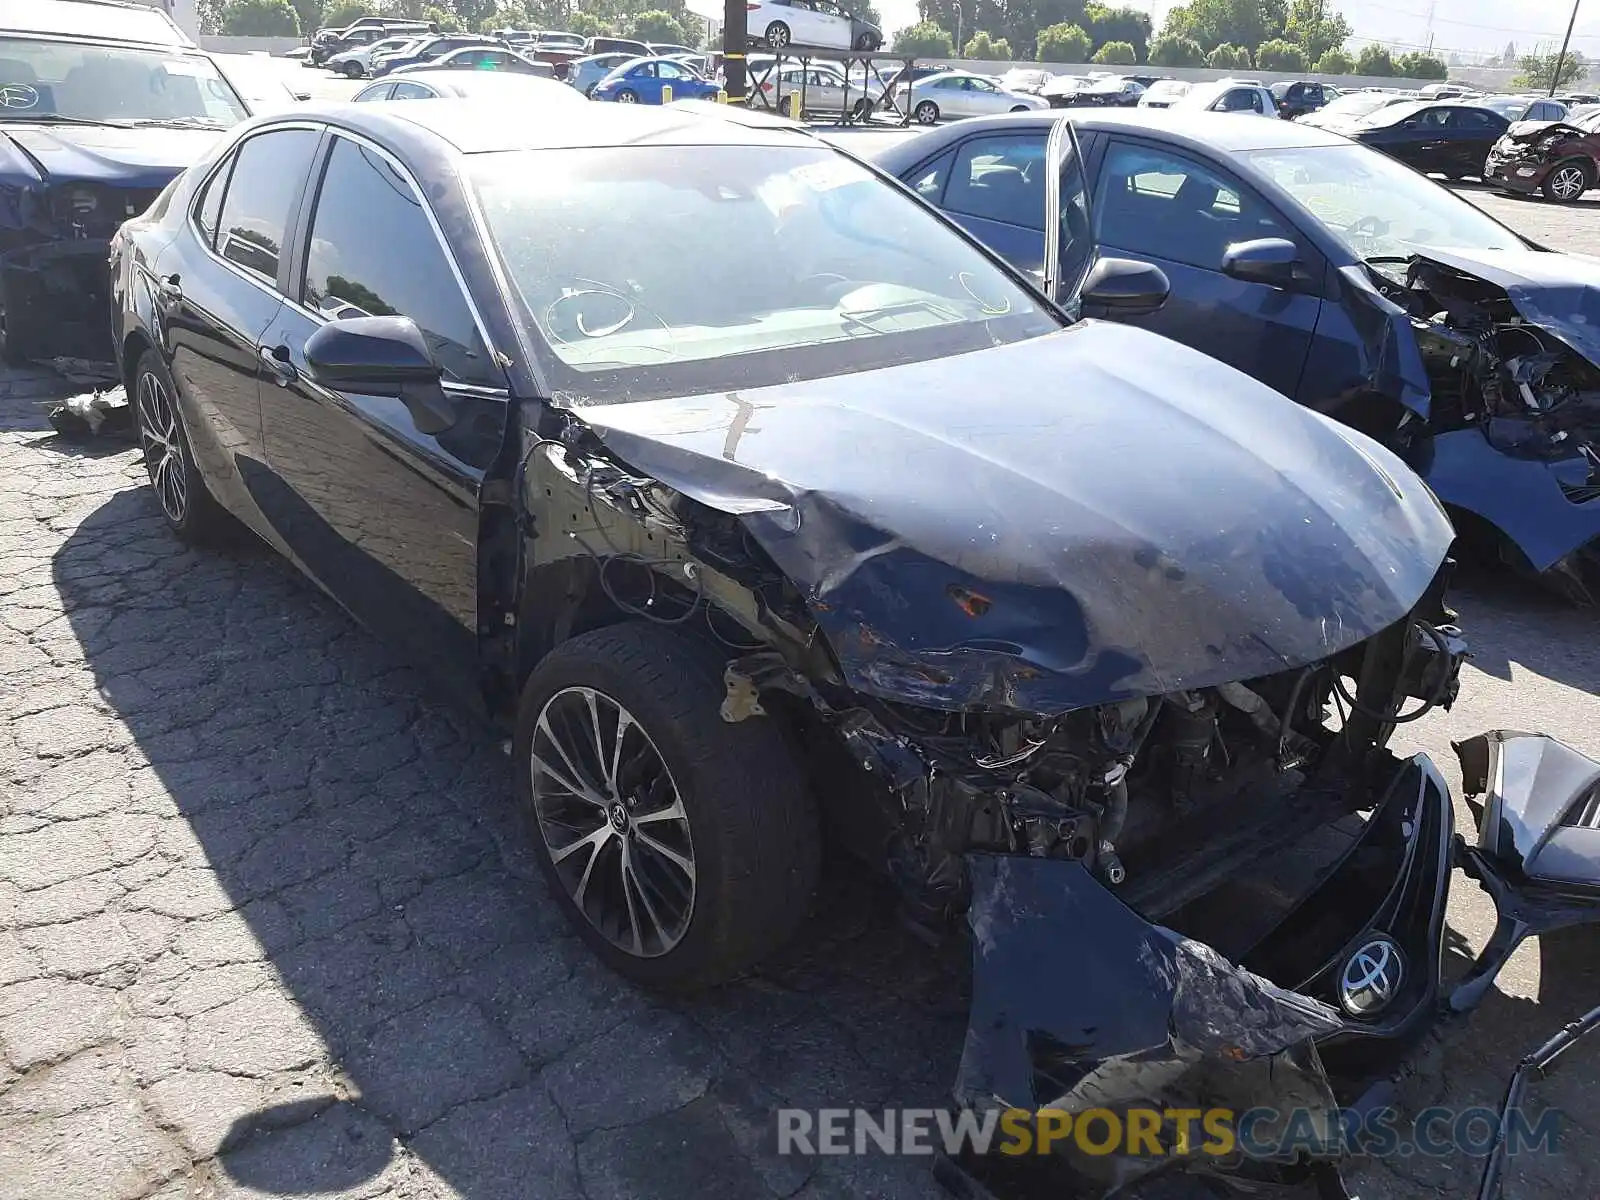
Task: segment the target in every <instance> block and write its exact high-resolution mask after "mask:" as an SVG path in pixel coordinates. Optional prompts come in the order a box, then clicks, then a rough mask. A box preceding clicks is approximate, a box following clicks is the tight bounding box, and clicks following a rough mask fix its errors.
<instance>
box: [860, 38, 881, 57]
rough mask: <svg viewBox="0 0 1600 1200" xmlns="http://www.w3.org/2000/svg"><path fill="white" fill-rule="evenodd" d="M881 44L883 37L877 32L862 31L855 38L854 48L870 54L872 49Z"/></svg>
mask: <svg viewBox="0 0 1600 1200" xmlns="http://www.w3.org/2000/svg"><path fill="white" fill-rule="evenodd" d="M881 45H883V39H882V38H881V37H879V36H878V35H877V34H875V33H863V34H862V35H861V36H860V37H858V38H857V39H856V47H855V48H856V49H857V50H860V51H862V52H863V53H865V54H871V53H872V52H873V51H874V50H876V49H877V48H878V47H879V46H881Z"/></svg>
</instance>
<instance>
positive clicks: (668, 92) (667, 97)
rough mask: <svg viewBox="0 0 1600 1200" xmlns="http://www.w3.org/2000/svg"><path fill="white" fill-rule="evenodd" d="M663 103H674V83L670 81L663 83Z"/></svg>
mask: <svg viewBox="0 0 1600 1200" xmlns="http://www.w3.org/2000/svg"><path fill="white" fill-rule="evenodd" d="M661 103H663V104H671V103H672V85H671V84H670V83H663V84H662V85H661Z"/></svg>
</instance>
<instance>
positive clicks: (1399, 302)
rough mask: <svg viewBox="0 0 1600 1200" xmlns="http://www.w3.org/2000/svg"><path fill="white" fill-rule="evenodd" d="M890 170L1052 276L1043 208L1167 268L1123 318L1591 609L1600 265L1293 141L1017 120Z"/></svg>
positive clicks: (979, 125) (1372, 166)
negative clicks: (1308, 422)
mask: <svg viewBox="0 0 1600 1200" xmlns="http://www.w3.org/2000/svg"><path fill="white" fill-rule="evenodd" d="M1063 120H1066V121H1069V123H1070V136H1067V137H1063V138H1059V139H1058V146H1059V150H1058V152H1057V158H1058V159H1059V160H1060V161H1059V162H1058V163H1057V164H1056V168H1055V170H1054V172H1052V168H1051V166H1050V165H1049V163H1048V162H1047V145H1049V141H1050V134H1051V130H1052V129H1053V128H1054V127H1055V126H1056V125H1057V124H1058V123H1059V122H1061V121H1063ZM877 158H878V163H879V165H880V166H881V167H883V168H884V169H886V170H888V171H889V172H890V173H892V174H894V175H896V176H898V177H899V178H900V179H901V180H902V181H903V182H904V183H906V184H907V185H908V186H910V187H911V188H912V189H913V190H915V191H916V192H917V193H918V194H919V195H920V196H922V198H923V199H924V200H926V201H928V202H929V203H931V204H934V205H936V206H938V207H939V208H941V209H943V210H944V211H945V212H947V213H948V214H949V215H950V216H951V217H953V218H954V219H955V220H956V221H958V222H959V223H960V224H962V225H963V226H965V227H966V228H967V229H968V230H969V231H970V232H971V233H972V234H973V235H974V236H976V237H978V238H980V239H981V240H983V241H984V242H986V243H988V244H989V245H990V246H991V247H992V248H993V249H995V250H996V251H998V252H999V253H1000V254H1002V255H1004V256H1005V257H1006V258H1007V259H1009V260H1010V261H1011V262H1012V263H1014V264H1015V265H1017V266H1019V267H1021V268H1024V269H1026V270H1029V271H1032V272H1034V273H1035V275H1036V276H1039V277H1041V278H1044V277H1047V276H1048V277H1049V278H1052V279H1059V278H1063V277H1064V276H1065V275H1070V274H1071V273H1072V267H1071V264H1070V263H1068V264H1062V263H1057V264H1054V265H1051V264H1047V263H1046V261H1045V240H1046V239H1045V224H1046V214H1047V213H1048V212H1051V211H1055V212H1059V213H1060V226H1061V245H1062V252H1061V257H1062V258H1064V259H1065V258H1076V259H1077V260H1078V262H1079V265H1080V266H1081V265H1082V263H1085V262H1088V261H1089V260H1091V259H1093V258H1095V257H1100V258H1118V259H1133V260H1139V261H1144V262H1148V263H1153V264H1155V265H1156V266H1158V267H1160V269H1161V270H1162V271H1163V272H1165V274H1166V275H1167V277H1168V279H1169V280H1170V282H1171V294H1170V297H1169V299H1168V301H1167V302H1166V304H1164V305H1163V306H1162V307H1161V308H1159V309H1158V310H1157V311H1155V312H1143V313H1139V314H1136V315H1126V316H1118V315H1117V314H1114V313H1113V314H1108V315H1112V316H1114V317H1116V319H1122V320H1127V321H1129V322H1130V323H1133V324H1137V325H1142V326H1144V327H1145V328H1147V329H1150V330H1153V331H1155V332H1157V333H1161V334H1165V335H1166V336H1168V337H1171V338H1173V339H1174V340H1176V341H1180V342H1185V343H1187V344H1189V345H1191V346H1194V347H1196V348H1198V349H1201V350H1204V351H1205V352H1206V353H1207V354H1210V355H1212V356H1214V357H1216V358H1220V359H1222V360H1223V361H1224V362H1227V363H1229V364H1231V365H1233V366H1235V367H1238V368H1240V369H1241V370H1243V371H1245V372H1247V373H1248V374H1250V375H1253V376H1255V377H1256V378H1257V379H1260V380H1261V381H1263V382H1265V383H1267V384H1270V385H1271V386H1272V387H1274V388H1276V389H1277V390H1278V391H1280V392H1282V393H1284V394H1285V395H1287V396H1290V397H1292V398H1293V399H1296V400H1298V401H1300V402H1301V403H1302V404H1306V405H1309V406H1311V407H1313V408H1316V409H1318V410H1320V411H1322V412H1325V413H1327V414H1328V415H1330V416H1333V417H1335V418H1337V419H1339V420H1341V421H1344V422H1346V423H1347V424H1350V425H1353V426H1355V427H1356V428H1358V429H1361V430H1362V431H1363V432H1366V433H1369V434H1371V435H1372V436H1374V437H1376V438H1378V439H1379V440H1381V441H1383V442H1385V443H1387V444H1389V445H1390V446H1392V447H1394V448H1395V449H1397V450H1399V451H1400V452H1402V453H1403V454H1405V455H1406V456H1407V458H1408V459H1409V460H1410V461H1411V463H1412V465H1413V466H1415V467H1416V468H1417V469H1418V470H1419V471H1420V472H1421V473H1422V474H1423V475H1424V477H1425V478H1426V479H1427V480H1428V482H1429V483H1430V484H1431V485H1432V486H1433V488H1434V491H1435V492H1436V493H1437V494H1438V495H1439V497H1440V498H1441V499H1442V500H1443V501H1444V502H1445V504H1446V505H1447V506H1448V507H1449V508H1450V509H1451V510H1452V512H1453V514H1454V515H1455V516H1456V518H1457V527H1458V529H1460V530H1461V531H1462V532H1463V533H1471V534H1473V535H1483V536H1481V537H1475V539H1474V540H1475V541H1476V542H1477V543H1478V544H1481V545H1484V546H1486V547H1487V548H1489V549H1490V550H1491V551H1492V553H1493V554H1494V555H1495V556H1496V557H1498V558H1500V559H1503V560H1505V561H1506V562H1508V563H1510V564H1511V565H1514V566H1516V567H1518V568H1521V569H1524V570H1531V571H1532V572H1533V573H1535V574H1538V575H1540V576H1542V577H1543V578H1544V579H1545V580H1546V581H1547V582H1549V583H1551V584H1553V585H1554V586H1556V587H1558V588H1559V589H1560V590H1561V591H1563V592H1564V593H1566V594H1567V595H1569V596H1571V597H1573V598H1575V599H1577V600H1580V601H1582V602H1588V603H1596V602H1600V369H1597V364H1600V334H1597V333H1596V332H1595V331H1596V330H1597V329H1600V267H1596V266H1595V265H1593V264H1590V263H1588V262H1587V261H1586V260H1581V259H1577V258H1573V257H1570V256H1567V255H1561V254H1554V253H1551V252H1549V251H1547V250H1545V249H1543V248H1542V247H1538V246H1534V245H1532V244H1531V243H1529V242H1527V241H1525V240H1524V239H1522V238H1521V237H1519V236H1518V235H1517V234H1515V233H1513V232H1512V231H1511V230H1510V229H1508V228H1506V227H1505V226H1503V225H1501V224H1500V223H1499V222H1497V221H1495V220H1493V219H1492V218H1491V217H1489V216H1488V215H1487V214H1485V213H1484V212H1482V211H1481V210H1479V209H1478V208H1476V207H1475V206H1473V205H1472V204H1469V203H1468V202H1466V201H1465V200H1462V199H1461V198H1460V197H1458V196H1456V195H1455V194H1453V193H1452V192H1451V191H1450V190H1449V189H1448V188H1446V187H1443V186H1441V185H1439V184H1437V183H1434V182H1433V181H1431V180H1429V179H1428V178H1427V177H1426V176H1424V175H1421V174H1419V173H1417V172H1416V171H1413V170H1411V169H1410V168H1408V167H1406V166H1405V165H1403V164H1402V163H1399V162H1397V161H1395V160H1394V159H1392V158H1390V157H1388V156H1386V155H1384V154H1381V153H1378V152H1377V151H1375V150H1371V149H1368V148H1367V147H1365V146H1361V145H1358V144H1355V143H1352V142H1351V141H1349V140H1347V139H1346V138H1344V137H1341V136H1339V135H1338V134H1333V133H1328V132H1326V131H1323V130H1317V129H1309V128H1305V127H1303V126H1300V125H1297V124H1294V123H1291V122H1288V121H1263V120H1261V119H1260V118H1251V117H1234V116H1224V115H1219V114H1215V113H1195V114H1181V113H1175V112H1170V111H1169V112H1159V113H1155V114H1146V113H1144V112H1142V111H1127V112H1116V111H1088V112H1082V111H1078V112H1072V113H1070V114H1067V113H1062V114H1044V113H1019V114H1012V115H1007V116H998V117H992V118H988V119H982V120H974V121H962V122H959V123H956V124H952V125H948V126H945V127H942V128H938V129H934V130H930V131H929V132H927V133H924V134H920V135H918V136H916V137H912V138H907V139H905V140H904V141H901V142H898V143H896V144H895V145H893V146H892V147H891V148H889V149H887V150H885V151H884V152H883V153H881V154H879V155H878V156H877ZM1052 174H1054V176H1055V178H1054V179H1052ZM1057 181H1059V182H1057ZM1061 195H1066V196H1067V197H1068V200H1067V201H1065V202H1063V201H1062V200H1061V199H1060V196H1061Z"/></svg>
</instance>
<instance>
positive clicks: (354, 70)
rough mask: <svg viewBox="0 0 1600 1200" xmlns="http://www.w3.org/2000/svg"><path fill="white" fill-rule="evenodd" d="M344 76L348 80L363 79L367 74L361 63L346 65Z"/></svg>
mask: <svg viewBox="0 0 1600 1200" xmlns="http://www.w3.org/2000/svg"><path fill="white" fill-rule="evenodd" d="M344 74H345V78H346V79H362V78H364V77H365V76H366V74H367V73H366V72H365V71H363V70H362V69H361V64H360V63H345V65H344Z"/></svg>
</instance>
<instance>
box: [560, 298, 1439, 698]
mask: <svg viewBox="0 0 1600 1200" xmlns="http://www.w3.org/2000/svg"><path fill="white" fill-rule="evenodd" d="M576 412H577V414H578V415H579V417H580V418H581V419H582V420H583V421H584V422H586V423H587V424H588V425H589V426H590V427H591V428H592V429H593V430H594V432H595V433H596V434H597V436H598V437H599V438H600V440H601V441H602V442H603V443H604V445H605V446H606V447H607V448H608V450H609V451H610V452H611V453H612V454H613V455H615V457H616V458H618V459H619V460H620V461H622V462H623V463H625V464H626V465H628V466H629V467H631V468H632V469H634V470H636V471H639V472H642V473H644V474H646V475H649V476H652V477H654V478H655V479H657V480H659V481H660V482H662V483H664V484H666V485H667V486H669V487H672V488H674V489H676V490H678V491H680V492H682V493H684V494H686V495H688V496H690V497H692V498H694V499H696V500H699V501H700V502H702V503H704V504H706V505H708V506H710V507H712V508H714V509H717V510H719V511H722V512H726V513H731V514H736V515H737V516H738V518H739V519H740V520H741V521H742V522H743V524H744V526H745V528H746V529H747V531H748V532H749V533H750V534H751V535H752V537H753V538H754V540H755V541H756V542H757V543H759V544H760V545H761V546H762V547H763V548H764V549H765V550H766V552H767V554H768V555H769V556H770V557H771V558H772V560H773V561H774V562H775V563H776V564H777V566H778V567H779V568H780V569H781V570H782V571H783V572H784V573H785V574H786V575H787V576H788V577H789V579H790V580H791V581H792V582H793V583H794V584H795V585H796V586H797V587H799V589H800V590H801V591H802V593H803V594H804V595H805V597H806V601H807V603H808V605H809V606H810V609H811V612H812V613H813V615H814V616H815V619H816V620H817V622H818V624H819V625H820V626H821V627H822V629H823V630H824V632H825V633H826V635H827V637H828V639H829V644H830V646H831V647H832V649H833V651H834V653H835V655H836V657H837V659H838V661H839V664H840V667H841V669H842V671H843V673H844V675H845V678H846V680H847V681H848V682H849V683H850V684H851V686H853V687H855V688H856V689H857V690H859V691H864V692H868V693H871V694H875V695H879V696H883V697H887V698H892V699H898V700H903V701H906V702H910V703H918V704H925V705H929V706H932V707H940V708H947V709H959V708H967V707H972V706H982V707H990V708H999V709H1008V710H1013V711H1022V712H1030V713H1057V712H1064V711H1067V710H1069V709H1073V708H1078V707H1082V706H1084V705H1090V704H1099V703H1105V702H1107V701H1111V700H1115V699H1121V698H1126V697H1131V696H1138V695H1154V694H1160V693H1166V692H1171V691H1175V690H1179V689H1184V688H1196V687H1204V686H1211V685H1215V684H1217V683H1222V682H1227V681H1231V680H1237V679H1246V678H1251V677H1255V676H1259V675H1265V674H1269V673H1272V672H1276V671H1281V670H1284V669H1287V668H1290V667H1296V666H1301V665H1304V664H1308V663H1311V662H1315V661H1317V660H1320V659H1322V658H1325V657H1327V656H1328V655H1330V654H1332V653H1334V652H1336V651H1338V650H1341V649H1344V648H1345V647H1348V646H1351V645H1354V644H1356V643H1358V642H1360V641H1362V640H1364V639H1365V638H1367V637H1370V636H1371V635H1372V634H1374V633H1376V632H1378V631H1379V630H1381V629H1383V628H1384V627H1386V626H1388V625H1390V624H1391V623H1393V622H1394V621H1396V620H1398V619H1400V618H1401V617H1403V616H1404V615H1405V614H1406V613H1407V612H1409V611H1410V609H1411V608H1412V607H1413V605H1414V604H1415V603H1416V602H1417V600H1418V599H1419V598H1420V597H1421V595H1422V593H1423V591H1424V590H1425V589H1426V587H1427V585H1428V584H1429V582H1430V581H1431V580H1432V578H1433V577H1434V575H1435V574H1436V573H1437V571H1438V569H1439V567H1440V565H1441V564H1442V562H1443V561H1444V558H1445V554H1446V552H1447V550H1448V549H1449V546H1450V542H1451V538H1452V532H1451V529H1450V526H1449V523H1448V522H1447V520H1446V519H1445V517H1444V514H1443V510H1442V509H1441V508H1440V507H1439V505H1438V503H1437V502H1436V501H1435V500H1434V499H1433V498H1432V496H1431V494H1430V493H1429V492H1428V490H1427V488H1426V487H1425V486H1424V485H1423V484H1422V482H1421V481H1420V480H1419V479H1417V477H1416V476H1415V475H1413V474H1412V473H1411V471H1410V470H1409V469H1408V468H1406V467H1405V466H1404V465H1403V464H1402V463H1401V462H1400V461H1399V459H1397V458H1395V457H1394V456H1393V455H1391V454H1389V453H1388V452H1387V451H1385V450H1383V449H1382V448H1380V447H1379V446H1378V445H1377V444H1376V443H1374V442H1371V441H1369V440H1368V439H1366V438H1364V437H1363V436H1362V435H1360V434H1357V433H1354V432H1352V431H1350V430H1347V429H1343V428H1341V427H1340V426H1338V425H1336V424H1334V423H1333V422H1331V421H1329V420H1327V419H1325V418H1322V417H1320V416H1318V415H1316V414H1315V413H1313V412H1311V411H1310V410H1308V409H1305V408H1302V407H1301V406H1299V405H1297V404H1294V403H1293V402H1291V401H1290V400H1288V399H1286V398H1285V397H1283V396H1280V395H1279V394H1278V393H1276V392H1273V391H1271V390H1270V389H1268V388H1267V387H1265V386H1264V385H1262V384H1260V383H1257V382H1255V381H1254V380H1251V379H1249V378H1248V377H1246V376H1244V375H1243V374H1241V373H1239V372H1237V371H1235V370H1233V369H1232V368H1231V367H1228V366H1225V365H1224V364H1222V363H1219V362H1217V361H1216V360H1214V359H1210V358H1207V357H1205V356H1204V355H1202V354H1200V353H1198V352H1197V351H1193V350H1190V349H1188V348H1186V347H1184V346H1180V345H1178V344H1177V343H1176V342H1172V341H1168V340H1166V339H1164V338H1161V337H1158V336H1156V335H1154V334H1150V333H1148V332H1145V331H1142V330H1138V329H1134V328H1129V327H1126V326H1120V325H1114V324H1104V323H1099V322H1080V323H1079V324H1077V325H1075V326H1073V327H1072V328H1070V329H1066V330H1063V331H1061V332H1059V333H1056V334H1051V335H1048V336H1045V337H1040V338H1035V339H1031V340H1027V341H1024V342H1019V343H1015V344H1011V345H1008V346H1003V347H996V348H993V349H989V350H983V351H978V352H973V353H968V354H962V355H957V356H954V357H949V358H942V359H938V360H936V361H932V362H925V363H917V364H912V365H908V366H903V367H895V368H889V369H883V370H876V371H864V372H860V373H857V374H852V375H842V376H838V377H835V378H830V379H821V380H810V381H805V382H797V383H791V384H784V385H779V386H775V387H768V388H761V389H753V390H750V391H741V392H731V393H727V394H717V395H707V396H696V397H689V398H684V399H675V400H652V401H641V402H637V403H631V404H618V405H610V406H598V407H583V408H579V409H577V410H576Z"/></svg>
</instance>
